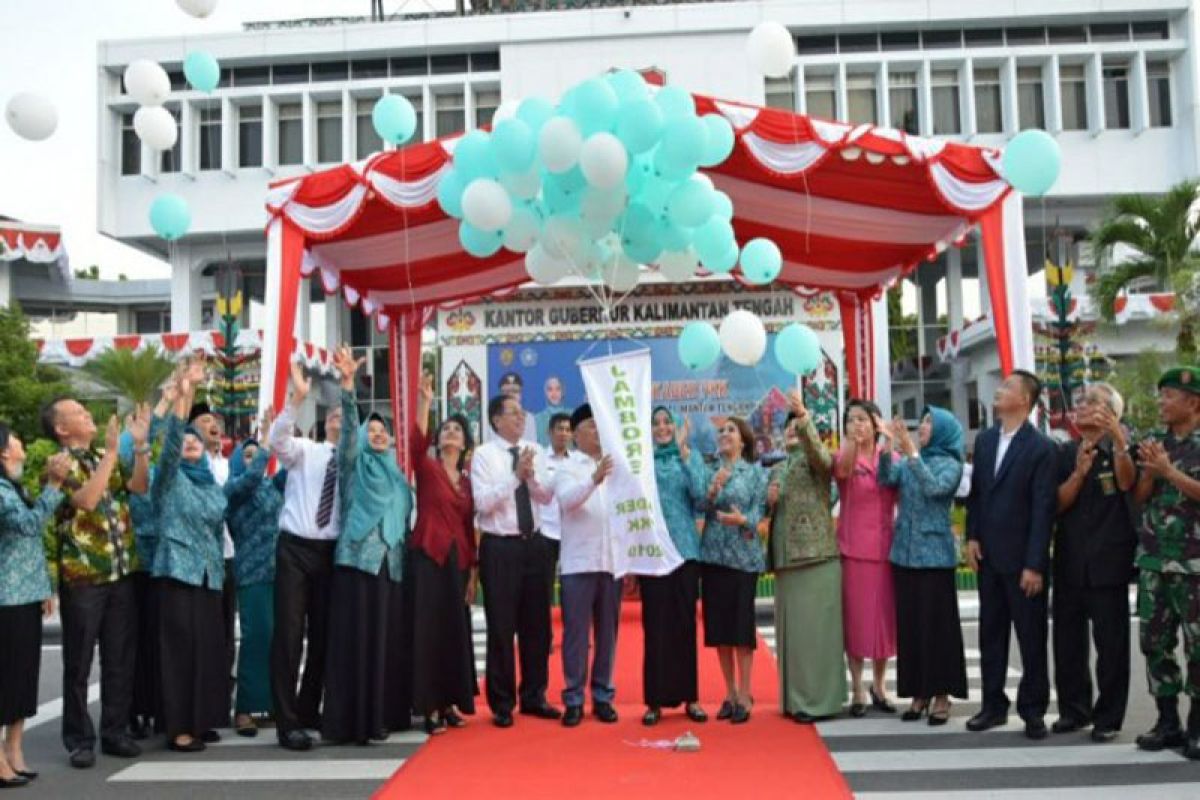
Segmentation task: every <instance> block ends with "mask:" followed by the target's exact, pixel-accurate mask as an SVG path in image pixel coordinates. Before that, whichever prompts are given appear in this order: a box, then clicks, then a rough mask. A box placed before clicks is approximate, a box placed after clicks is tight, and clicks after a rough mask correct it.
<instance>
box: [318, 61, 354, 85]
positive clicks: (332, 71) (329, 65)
mask: <svg viewBox="0 0 1200 800" xmlns="http://www.w3.org/2000/svg"><path fill="white" fill-rule="evenodd" d="M349 77H350V64H349V62H346V61H325V62H320V63H317V64H313V65H312V79H313V80H314V81H344V80H346V79H347V78H349Z"/></svg>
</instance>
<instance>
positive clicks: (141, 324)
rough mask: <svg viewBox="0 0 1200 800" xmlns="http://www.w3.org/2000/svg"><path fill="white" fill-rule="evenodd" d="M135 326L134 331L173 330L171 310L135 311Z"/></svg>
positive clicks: (155, 331) (163, 331) (160, 331)
mask: <svg viewBox="0 0 1200 800" xmlns="http://www.w3.org/2000/svg"><path fill="white" fill-rule="evenodd" d="M133 327H134V330H133V332H134V333H165V332H166V331H169V330H171V312H170V310H169V309H161V310H160V309H151V310H146V311H135V312H134V315H133Z"/></svg>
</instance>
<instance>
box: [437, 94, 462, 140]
mask: <svg viewBox="0 0 1200 800" xmlns="http://www.w3.org/2000/svg"><path fill="white" fill-rule="evenodd" d="M434 107H435V108H436V109H437V116H436V117H435V118H434V122H435V123H436V125H435V127H434V134H435V135H437V136H449V135H450V134H452V133H459V132H461V131H463V130H465V129H466V126H467V110H466V107H465V106H464V105H463V96H462V92H453V93H447V94H438V95H434Z"/></svg>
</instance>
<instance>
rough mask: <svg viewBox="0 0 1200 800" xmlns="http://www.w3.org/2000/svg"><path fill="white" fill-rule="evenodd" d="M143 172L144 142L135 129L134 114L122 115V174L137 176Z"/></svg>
mask: <svg viewBox="0 0 1200 800" xmlns="http://www.w3.org/2000/svg"><path fill="white" fill-rule="evenodd" d="M141 171H142V140H141V139H139V138H138V135H137V132H136V131H135V130H134V129H133V114H122V115H121V174H122V175H137V174H139V173H140V172H141Z"/></svg>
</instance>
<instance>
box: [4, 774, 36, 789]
mask: <svg viewBox="0 0 1200 800" xmlns="http://www.w3.org/2000/svg"><path fill="white" fill-rule="evenodd" d="M28 785H29V778H26V777H25V776H24V775H14V776H13V777H11V778H0V789H20V788H21V787H22V786H28Z"/></svg>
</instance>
